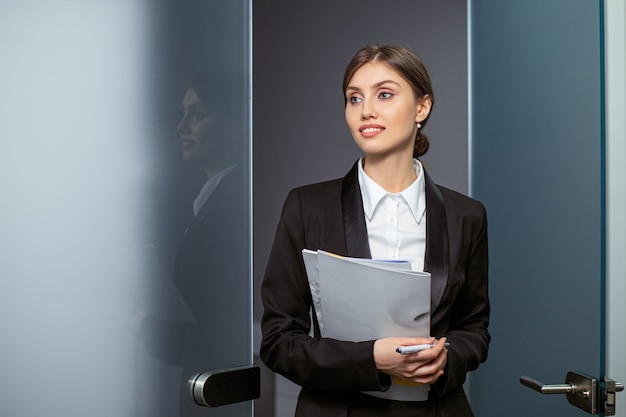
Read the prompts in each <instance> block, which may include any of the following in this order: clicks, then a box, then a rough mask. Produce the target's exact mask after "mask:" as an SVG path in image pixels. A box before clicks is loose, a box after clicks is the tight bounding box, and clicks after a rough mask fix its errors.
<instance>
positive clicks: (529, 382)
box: [519, 376, 575, 394]
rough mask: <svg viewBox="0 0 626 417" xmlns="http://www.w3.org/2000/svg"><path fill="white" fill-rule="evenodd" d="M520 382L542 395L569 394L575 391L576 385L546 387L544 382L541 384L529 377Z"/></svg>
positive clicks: (524, 377)
mask: <svg viewBox="0 0 626 417" xmlns="http://www.w3.org/2000/svg"><path fill="white" fill-rule="evenodd" d="M519 381H520V382H521V383H522V385H525V386H527V387H528V388H530V389H533V390H535V391H537V392H540V393H542V394H568V393H570V392H573V391H574V389H575V387H574V384H571V383H570V384H555V385H546V384H544V383H543V382H539V381H537V380H536V379H532V378H529V377H527V376H522V377H520V379H519Z"/></svg>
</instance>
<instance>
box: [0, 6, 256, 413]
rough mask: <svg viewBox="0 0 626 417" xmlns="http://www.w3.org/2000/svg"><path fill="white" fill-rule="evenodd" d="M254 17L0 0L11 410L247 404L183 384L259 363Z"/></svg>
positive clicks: (7, 402) (244, 408)
mask: <svg viewBox="0 0 626 417" xmlns="http://www.w3.org/2000/svg"><path fill="white" fill-rule="evenodd" d="M209 3H210V4H209ZM248 24H249V4H248V2H246V1H240V2H233V1H212V2H204V1H156V2H152V1H128V0H106V1H105V0H102V1H96V0H92V1H79V0H75V1H74V0H62V1H55V2H49V1H36V0H25V1H20V2H2V3H0V55H1V56H2V65H0V91H2V94H0V115H1V116H0V130H1V131H2V151H1V152H0V189H2V204H1V205H0V207H1V208H0V235H1V236H2V239H0V245H1V246H0V334H1V335H2V343H1V344H0V369H1V372H0V387H2V392H1V393H0V415H2V416H19V417H21V416H25V417H26V416H39V415H42V416H43V415H45V416H51V417H56V416H79V415H89V416H103V417H104V416H106V417H110V416H133V417H140V416H166V415H167V416H177V415H180V414H181V413H184V414H185V415H186V416H188V415H196V414H202V415H205V416H223V415H229V416H245V415H251V408H252V405H251V403H250V402H248V403H243V404H238V405H233V406H226V407H220V408H216V409H214V410H208V409H206V408H204V409H201V408H200V407H198V406H196V405H195V404H194V403H193V402H192V400H191V397H190V395H189V393H188V379H189V378H190V377H191V376H193V375H194V374H197V373H201V372H204V371H208V370H211V369H220V368H227V367H233V366H242V365H247V364H250V363H252V349H251V295H250V285H251V283H250V281H251V277H250V272H249V271H250V267H249V265H250V249H249V247H250V243H249V242H250V236H249V230H250V224H249V218H250V189H249V182H250V181H249V157H248V155H249V142H250V137H249V117H250V109H249V95H250V86H249V81H248V80H249V78H250V73H249V55H250V51H249V40H248V33H249V27H248ZM200 74H201V75H200ZM203 77H204V78H203ZM192 85H193V86H195V87H194V88H195V89H196V90H197V91H196V96H195V99H196V103H195V104H196V107H194V109H193V111H196V113H192V112H191V111H190V110H192V109H190V108H187V111H186V112H185V111H184V108H183V102H184V100H185V98H186V97H188V95H187V93H188V91H189V88H190V87H191V86H192ZM200 113H202V114H200ZM202 122H203V123H204V124H203V123H202ZM194 123H195V124H194ZM198 125H202V126H204V130H202V129H201V128H199V127H198ZM202 126H201V127H202ZM198 132H200V133H198ZM198 148H201V149H200V150H198ZM218 173H219V174H220V176H219V180H220V181H219V184H217V186H216V187H215V188H214V190H213V192H212V193H209V192H208V191H207V188H205V191H204V193H203V194H202V193H201V190H202V188H203V186H204V184H205V183H206V182H207V179H208V178H209V177H213V178H217V177H214V175H215V174H218ZM208 188H211V186H210V185H209V186H208ZM199 194H201V195H202V196H203V197H207V196H208V197H207V198H201V199H199V200H198V203H196V208H197V211H198V212H197V214H195V215H194V210H193V205H194V200H195V199H196V197H197V196H198V195H199ZM200 200H201V201H200ZM224 202H227V207H224V204H225V203H224ZM225 345H228V346H229V349H226V347H225ZM233 347H235V348H234V349H233Z"/></svg>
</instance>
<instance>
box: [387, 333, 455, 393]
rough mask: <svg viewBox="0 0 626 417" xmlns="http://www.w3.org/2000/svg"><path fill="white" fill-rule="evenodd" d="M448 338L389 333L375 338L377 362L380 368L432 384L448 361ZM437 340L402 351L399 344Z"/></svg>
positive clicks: (388, 372) (393, 374) (406, 344)
mask: <svg viewBox="0 0 626 417" xmlns="http://www.w3.org/2000/svg"><path fill="white" fill-rule="evenodd" d="M445 342H446V338H445V337H442V338H441V339H439V340H436V339H434V338H430V337H387V338H384V339H378V340H376V342H374V362H375V363H376V369H378V370H379V371H380V372H383V373H386V374H389V375H392V376H397V377H400V378H403V379H406V380H409V381H413V382H417V383H420V384H433V383H434V382H435V381H437V379H439V377H440V376H441V375H443V369H444V368H445V367H446V363H447V361H448V350H447V349H446V348H445V346H444V344H445ZM424 343H428V344H431V343H435V345H434V346H433V347H432V348H430V349H425V350H422V351H419V352H417V353H409V354H404V355H401V354H400V353H398V352H396V349H397V348H398V347H399V346H408V345H419V344H424Z"/></svg>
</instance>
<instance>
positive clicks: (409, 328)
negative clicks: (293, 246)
mask: <svg viewBox="0 0 626 417" xmlns="http://www.w3.org/2000/svg"><path fill="white" fill-rule="evenodd" d="M302 255H303V259H304V263H305V267H306V271H307V276H308V278H309V286H310V288H311V295H312V296H313V304H314V307H315V312H316V315H317V320H318V323H319V325H320V331H321V334H322V337H329V338H333V339H338V340H347V341H353V342H360V341H365V340H375V339H380V338H384V337H391V336H409V337H412V336H424V337H428V336H430V274H429V273H427V272H417V271H412V270H411V269H410V268H411V265H410V263H409V262H407V261H397V260H371V259H357V258H349V257H342V256H338V255H334V254H331V253H328V252H325V251H322V250H318V251H310V250H307V249H305V250H303V251H302ZM366 394H368V395H372V396H376V397H381V398H388V399H394V400H402V401H424V400H426V399H427V398H428V386H423V385H417V384H414V383H412V382H410V381H403V380H399V379H396V378H394V380H393V384H392V386H391V388H390V389H389V390H388V391H386V392H378V391H375V392H373V391H372V392H370V391H368V392H366Z"/></svg>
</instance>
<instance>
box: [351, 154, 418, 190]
mask: <svg viewBox="0 0 626 417" xmlns="http://www.w3.org/2000/svg"><path fill="white" fill-rule="evenodd" d="M363 171H365V173H366V174H367V175H368V176H369V177H370V178H371V179H372V180H374V181H375V182H376V184H378V185H380V186H381V187H382V188H384V189H385V190H386V191H388V192H390V193H399V192H401V191H404V190H406V189H407V188H408V187H409V186H410V185H411V184H412V183H413V181H415V179H416V178H417V176H416V174H415V167H414V166H413V158H389V157H385V158H377V157H375V156H366V157H364V158H363Z"/></svg>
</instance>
